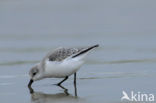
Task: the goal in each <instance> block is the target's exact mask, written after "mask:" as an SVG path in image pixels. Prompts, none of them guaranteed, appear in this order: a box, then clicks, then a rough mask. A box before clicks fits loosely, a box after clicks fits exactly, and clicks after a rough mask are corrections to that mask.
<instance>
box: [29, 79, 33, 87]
mask: <svg viewBox="0 0 156 103" xmlns="http://www.w3.org/2000/svg"><path fill="white" fill-rule="evenodd" d="M33 82H34V81H33V80H32V79H30V81H29V84H28V87H31V85H32V83H33Z"/></svg>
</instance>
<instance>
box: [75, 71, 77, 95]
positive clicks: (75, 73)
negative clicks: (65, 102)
mask: <svg viewBox="0 0 156 103" xmlns="http://www.w3.org/2000/svg"><path fill="white" fill-rule="evenodd" d="M74 89H75V97H77V87H76V72H75V73H74Z"/></svg>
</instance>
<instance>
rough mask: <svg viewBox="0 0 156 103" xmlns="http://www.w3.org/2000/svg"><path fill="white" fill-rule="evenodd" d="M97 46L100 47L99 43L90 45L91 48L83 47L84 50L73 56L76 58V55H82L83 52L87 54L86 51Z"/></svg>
mask: <svg viewBox="0 0 156 103" xmlns="http://www.w3.org/2000/svg"><path fill="white" fill-rule="evenodd" d="M95 47H99V44H97V45H93V46H91V47H89V48H86V49H83V50H82V51H80V52H79V53H77V54H75V55H73V56H72V58H75V57H77V56H80V55H82V54H85V53H87V52H88V51H89V50H91V49H93V48H95Z"/></svg>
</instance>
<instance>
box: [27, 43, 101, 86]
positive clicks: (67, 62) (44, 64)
mask: <svg viewBox="0 0 156 103" xmlns="http://www.w3.org/2000/svg"><path fill="white" fill-rule="evenodd" d="M98 46H99V45H94V46H90V47H87V48H62V47H60V48H57V49H56V50H54V51H53V52H49V53H48V54H47V55H46V56H45V57H44V58H43V59H42V61H41V62H40V63H38V64H36V65H35V66H34V67H32V68H31V70H30V72H29V75H30V82H29V84H28V87H31V85H32V83H33V82H34V81H37V80H41V79H43V78H64V79H63V80H62V81H61V82H59V83H58V84H57V85H61V83H63V82H64V81H65V80H67V79H68V77H69V76H70V75H72V74H74V84H75V83H76V72H77V70H79V68H80V67H81V66H82V64H83V63H84V61H85V60H84V58H85V57H86V55H87V53H88V51H90V50H91V49H93V48H95V47H98Z"/></svg>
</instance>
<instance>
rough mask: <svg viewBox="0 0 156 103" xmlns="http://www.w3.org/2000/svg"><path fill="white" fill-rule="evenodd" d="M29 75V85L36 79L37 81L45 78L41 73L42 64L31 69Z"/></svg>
mask: <svg viewBox="0 0 156 103" xmlns="http://www.w3.org/2000/svg"><path fill="white" fill-rule="evenodd" d="M29 76H30V82H29V84H28V86H29V87H30V86H31V84H32V83H33V82H34V81H37V80H40V79H42V78H43V76H42V74H41V68H40V64H37V65H35V66H33V67H32V68H31V69H30V71H29Z"/></svg>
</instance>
